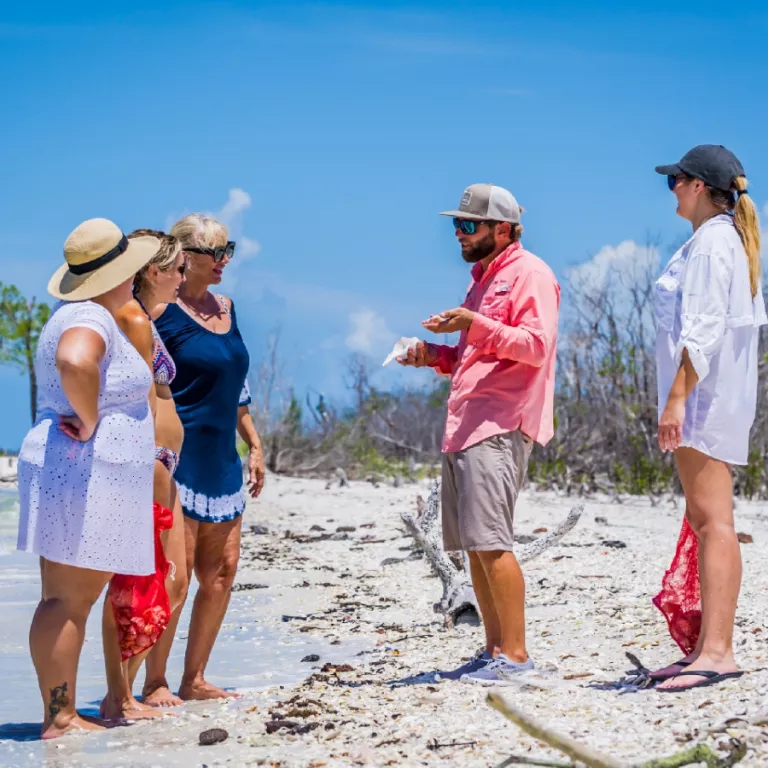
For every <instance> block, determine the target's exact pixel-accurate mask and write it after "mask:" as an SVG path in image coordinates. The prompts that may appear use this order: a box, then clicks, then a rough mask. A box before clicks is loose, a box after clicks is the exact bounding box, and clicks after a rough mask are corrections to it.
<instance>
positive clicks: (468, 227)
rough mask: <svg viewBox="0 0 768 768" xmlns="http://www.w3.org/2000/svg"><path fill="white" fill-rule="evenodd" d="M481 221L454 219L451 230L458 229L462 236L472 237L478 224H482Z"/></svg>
mask: <svg viewBox="0 0 768 768" xmlns="http://www.w3.org/2000/svg"><path fill="white" fill-rule="evenodd" d="M482 223H483V222H482V221H468V220H467V219H458V218H454V220H453V228H454V229H460V230H461V232H462V234H464V235H474V234H475V232H477V226H478V224H482Z"/></svg>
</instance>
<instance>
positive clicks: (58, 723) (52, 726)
mask: <svg viewBox="0 0 768 768" xmlns="http://www.w3.org/2000/svg"><path fill="white" fill-rule="evenodd" d="M105 730H106V728H105V727H104V726H103V725H97V724H96V723H94V722H93V721H92V720H85V719H84V718H83V717H81V716H80V715H78V714H77V713H75V714H74V715H64V714H62V713H59V714H58V715H57V716H56V719H55V720H53V722H50V723H43V729H42V731H40V738H41V739H43V740H46V741H47V740H48V739H57V738H58V737H59V736H63V735H64V734H65V733H72V732H73V731H105Z"/></svg>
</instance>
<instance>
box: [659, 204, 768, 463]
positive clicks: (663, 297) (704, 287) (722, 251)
mask: <svg viewBox="0 0 768 768" xmlns="http://www.w3.org/2000/svg"><path fill="white" fill-rule="evenodd" d="M654 311H655V316H656V325H657V335H656V375H657V382H658V392H659V416H661V414H662V412H663V410H664V406H665V405H666V403H667V398H668V397H669V391H670V389H671V388H672V382H673V381H674V379H675V375H676V374H677V371H678V369H679V368H680V364H681V362H682V355H683V350H684V349H687V350H688V355H689V357H690V359H691V363H692V364H693V367H694V369H695V370H696V374H697V375H698V377H699V381H698V383H697V384H696V386H695V387H694V389H693V392H691V394H690V396H689V398H688V400H687V401H686V404H685V422H684V424H683V440H682V445H683V446H687V447H690V448H695V449H696V450H697V451H701V452H702V453H704V454H706V455H708V456H711V457H712V458H715V459H719V460H720V461H724V462H727V463H729V464H746V463H747V458H748V453H749V430H750V428H751V427H752V422H753V421H754V418H755V402H756V399H757V367H758V356H757V355H758V353H757V343H758V336H759V333H760V326H761V325H765V324H766V323H767V322H768V318H766V313H765V302H764V300H763V294H762V291H758V293H757V295H756V296H755V297H754V299H753V298H752V291H751V288H750V283H749V265H748V262H747V254H746V252H745V251H744V246H743V244H742V242H741V238H740V237H739V233H738V232H737V231H736V227H735V226H734V223H733V218H732V217H731V216H730V215H728V214H721V215H718V216H714V217H713V218H711V219H709V220H707V221H706V222H704V224H702V225H701V226H700V227H699V229H698V230H696V232H695V233H694V234H693V237H691V238H690V240H688V242H686V243H685V245H683V247H682V248H680V250H679V251H677V253H675V255H674V256H673V257H672V259H671V260H670V262H669V264H667V266H666V268H665V269H664V271H663V272H662V274H661V277H659V279H658V280H657V281H656V291H655V297H654Z"/></svg>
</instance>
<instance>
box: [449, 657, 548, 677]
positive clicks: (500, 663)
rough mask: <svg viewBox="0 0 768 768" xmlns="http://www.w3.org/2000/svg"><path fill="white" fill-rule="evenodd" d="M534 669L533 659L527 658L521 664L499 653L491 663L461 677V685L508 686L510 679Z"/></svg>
mask: <svg viewBox="0 0 768 768" xmlns="http://www.w3.org/2000/svg"><path fill="white" fill-rule="evenodd" d="M531 669H534V666H533V659H532V658H531V657H530V656H529V657H528V659H527V660H526V661H524V662H522V663H520V662H518V661H512V659H510V658H507V657H506V656H505V655H504V654H503V653H500V654H499V655H498V656H497V657H496V658H495V659H494V660H493V661H491V662H489V663H487V664H485V665H484V666H482V667H480V668H479V669H476V670H475V671H474V672H469V673H467V674H464V675H462V676H461V678H460V680H461V682H462V683H477V684H478V685H508V684H510V683H511V682H512V681H511V680H510V678H511V677H514V675H519V674H520V673H521V672H527V671H528V670H531Z"/></svg>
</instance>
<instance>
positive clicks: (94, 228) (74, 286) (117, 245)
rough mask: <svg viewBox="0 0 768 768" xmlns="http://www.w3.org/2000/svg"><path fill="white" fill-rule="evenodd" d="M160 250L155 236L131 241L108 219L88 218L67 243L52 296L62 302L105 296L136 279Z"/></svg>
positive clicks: (51, 286)
mask: <svg viewBox="0 0 768 768" xmlns="http://www.w3.org/2000/svg"><path fill="white" fill-rule="evenodd" d="M159 248H160V241H159V240H158V239H157V238H155V237H151V236H146V237H134V238H131V239H130V240H129V239H128V238H127V237H126V236H125V235H124V234H123V233H122V231H121V230H120V227H118V226H117V224H114V223H113V222H111V221H109V220H108V219H88V221H84V222H83V223H82V224H80V225H79V226H78V227H77V228H76V229H75V230H74V231H73V232H72V233H71V234H70V235H69V237H68V238H67V240H66V242H65V243H64V259H65V260H66V264H64V266H63V267H61V268H59V269H57V270H56V273H55V274H54V275H53V277H52V278H51V280H50V282H49V283H48V293H50V294H51V295H52V296H55V297H56V298H57V299H61V300H62V301H84V300H85V299H93V298H95V297H96V296H101V295H102V294H104V293H107V291H111V290H112V289H113V288H117V286H118V285H120V284H121V283H124V282H125V281H126V280H128V279H130V278H131V277H133V275H135V274H136V273H137V272H138V271H139V270H140V269H141V268H142V267H143V266H144V265H145V264H147V263H148V262H149V260H150V259H151V258H152V257H153V256H154V255H155V254H156V253H157V251H158V250H159Z"/></svg>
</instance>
